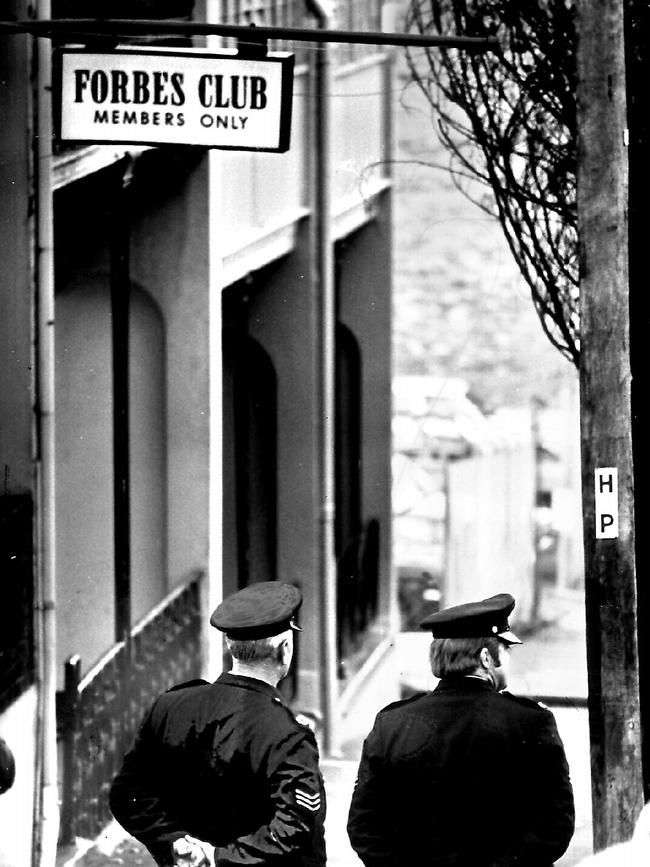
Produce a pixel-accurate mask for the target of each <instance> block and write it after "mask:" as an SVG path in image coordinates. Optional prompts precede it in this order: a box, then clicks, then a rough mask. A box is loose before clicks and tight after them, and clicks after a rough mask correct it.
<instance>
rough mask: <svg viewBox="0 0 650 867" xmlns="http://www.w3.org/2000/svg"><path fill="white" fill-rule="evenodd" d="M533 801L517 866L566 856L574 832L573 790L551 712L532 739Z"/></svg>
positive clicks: (546, 714)
mask: <svg viewBox="0 0 650 867" xmlns="http://www.w3.org/2000/svg"><path fill="white" fill-rule="evenodd" d="M531 740H532V742H533V743H532V748H533V753H534V755H533V768H532V770H533V773H532V775H531V786H532V791H533V795H532V800H531V804H530V809H529V810H528V811H527V815H528V817H529V822H527V823H526V827H525V828H524V831H523V834H522V837H521V839H520V840H519V841H518V844H517V846H516V851H515V852H513V855H514V858H513V860H514V863H515V864H522V865H526V867H528V865H548V864H552V863H553V862H554V861H557V860H558V858H561V857H562V855H563V854H564V853H565V852H566V850H567V848H568V845H569V843H570V842H571V837H572V836H573V832H574V829H575V808H574V800H573V787H572V785H571V778H570V775H569V766H568V763H567V760H566V755H565V752H564V745H563V744H562V740H561V738H560V735H559V733H558V730H557V726H556V724H555V718H554V716H553V714H552V713H551V712H550V711H549V710H544V712H543V715H542V718H541V724H540V727H539V729H538V732H537V734H536V736H533V737H532V738H531Z"/></svg>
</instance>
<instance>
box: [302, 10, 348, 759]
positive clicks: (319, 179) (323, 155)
mask: <svg viewBox="0 0 650 867" xmlns="http://www.w3.org/2000/svg"><path fill="white" fill-rule="evenodd" d="M307 6H308V9H309V11H310V12H311V14H312V15H314V16H315V17H316V19H317V21H318V27H319V29H321V30H328V29H330V20H331V9H330V4H329V3H327V2H325V0H307ZM314 77H315V81H314V103H315V107H314V110H315V118H314V125H315V132H314V151H315V153H314V199H315V201H314V216H313V221H314V247H315V270H316V275H315V276H316V287H317V291H318V295H319V301H320V308H319V338H320V397H321V405H320V419H321V426H322V427H321V441H320V448H321V469H320V472H321V477H320V498H321V502H320V509H321V513H320V522H321V537H320V556H321V560H320V575H319V578H320V593H321V600H320V601H321V617H322V621H321V630H320V636H321V647H320V650H321V660H322V665H321V677H320V684H321V703H322V711H323V750H324V752H325V753H326V754H327V755H330V756H334V755H338V753H339V751H340V744H339V725H338V709H337V703H338V678H337V665H338V661H337V636H336V633H337V623H336V584H337V574H336V555H335V545H334V538H335V537H334V520H335V502H336V500H335V485H334V436H335V429H334V407H335V403H334V391H335V378H334V372H335V366H334V365H335V327H336V304H335V287H334V262H333V253H332V245H333V238H332V218H331V177H330V171H331V165H330V164H331V158H330V117H329V107H330V106H329V98H330V97H329V95H330V92H331V88H330V79H331V70H330V56H329V46H328V44H327V43H326V42H324V43H322V44H321V45H319V47H318V51H317V52H316V62H315V72H314Z"/></svg>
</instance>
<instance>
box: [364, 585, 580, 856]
mask: <svg viewBox="0 0 650 867" xmlns="http://www.w3.org/2000/svg"><path fill="white" fill-rule="evenodd" d="M514 604H515V603H514V599H513V598H512V596H510V595H509V594H506V593H501V594H498V595H496V596H492V597H490V598H489V599H484V600H482V601H480V602H472V603H468V604H464V605H458V606H454V607H453V608H448V609H446V610H443V611H440V612H437V613H435V614H432V615H430V616H429V617H427V618H425V620H423V621H422V623H421V624H420V625H421V627H422V628H424V629H428V630H431V632H432V635H433V641H432V644H431V651H430V659H431V666H432V670H433V673H434V675H435V676H436V677H439V678H440V682H439V683H438V685H437V686H436V688H435V689H434V690H433V691H432V692H427V693H420V694H418V695H416V696H413V697H412V698H409V699H406V700H404V701H398V702H395V703H393V704H391V705H388V707H386V708H384V709H383V710H382V711H380V713H379V714H378V715H377V717H376V720H375V723H374V726H373V728H372V731H371V732H370V734H369V735H368V737H367V738H366V740H365V742H364V745H363V751H362V756H361V762H360V765H359V771H358V776H357V782H356V786H355V789H354V794H353V796H352V803H351V806H350V813H349V818H348V835H349V837H350V841H351V843H352V846H353V848H354V849H355V851H356V852H357V854H358V855H359V857H360V858H361V860H362V861H363V863H364V864H365V865H366V867H379V865H381V867H401V865H424V864H426V865H428V867H451V865H454V867H549V865H552V864H553V862H554V861H555V860H556V859H558V858H560V857H561V856H562V854H563V853H564V852H565V851H566V848H567V846H568V845H569V842H570V840H571V837H572V835H573V830H574V804H573V791H572V787H571V781H570V778H569V769H568V765H567V761H566V757H565V753H564V747H563V745H562V741H561V740H560V737H559V735H558V731H557V727H556V724H555V719H554V717H553V714H552V713H551V712H550V711H549V710H548V709H547V708H545V707H543V706H542V705H540V704H538V703H537V702H535V701H531V700H529V699H524V698H516V697H515V696H513V695H510V694H509V693H507V692H503V689H504V688H505V686H506V681H507V665H508V663H507V659H508V653H509V648H510V647H511V646H512V645H513V644H521V642H520V641H519V639H518V638H517V637H516V636H515V635H514V634H513V633H512V632H511V631H510V628H509V625H508V615H509V614H510V613H511V612H512V610H513V608H514Z"/></svg>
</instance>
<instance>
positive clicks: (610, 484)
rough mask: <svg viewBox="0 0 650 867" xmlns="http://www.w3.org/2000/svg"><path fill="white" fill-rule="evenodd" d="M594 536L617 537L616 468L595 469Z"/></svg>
mask: <svg viewBox="0 0 650 867" xmlns="http://www.w3.org/2000/svg"><path fill="white" fill-rule="evenodd" d="M595 484H596V488H595V495H596V538H597V539H617V538H618V469H617V468H616V467H598V468H597V469H596V471H595Z"/></svg>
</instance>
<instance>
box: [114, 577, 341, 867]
mask: <svg viewBox="0 0 650 867" xmlns="http://www.w3.org/2000/svg"><path fill="white" fill-rule="evenodd" d="M301 602H302V595H301V593H300V591H299V590H298V589H297V588H296V587H293V586H291V585H289V584H282V583H280V582H276V581H268V582H260V583H258V584H253V585H251V586H249V587H246V588H245V589H244V590H241V591H239V592H238V593H235V594H234V595H233V596H231V597H229V598H228V599H226V600H225V601H224V602H222V603H221V605H219V607H218V608H217V609H216V611H215V612H214V614H213V615H212V617H211V618H210V622H211V624H212V625H213V626H215V627H216V628H217V629H219V630H221V631H223V632H224V633H225V635H226V640H227V645H228V648H229V650H230V653H231V655H232V657H233V666H232V669H231V671H230V672H228V673H225V674H221V675H220V676H219V677H218V678H217V680H216V681H215V682H214V683H207V682H206V681H192V682H191V683H189V684H184V685H181V686H179V687H175V688H173V689H171V690H169V691H168V692H166V693H163V694H162V695H161V696H159V698H158V699H157V700H156V701H155V703H154V705H153V707H152V708H151V710H150V711H149V713H148V714H147V715H146V716H145V718H144V720H143V722H142V725H141V727H140V730H139V733H138V735H137V737H136V740H135V743H134V745H133V747H132V749H131V750H130V752H128V753H127V755H126V756H125V758H124V761H123V764H122V768H121V770H120V771H119V773H118V775H117V777H116V778H115V780H114V782H113V785H112V788H111V793H110V805H111V810H112V812H113V815H114V816H115V818H116V819H117V820H118V822H120V824H121V825H122V826H123V827H124V828H125V829H126V830H127V831H128V832H129V833H130V834H132V835H133V836H134V837H136V838H137V839H138V840H140V841H141V842H142V843H144V844H145V846H147V848H148V849H149V851H150V852H151V854H152V856H153V857H154V859H155V861H156V862H157V863H158V864H159V865H162V867H167V865H172V864H174V865H180V864H184V865H189V867H201V865H206V864H209V863H210V862H211V860H212V858H213V859H214V862H215V863H216V865H218V867H222V865H235V864H237V865H245V864H255V865H276V864H277V865H283V867H316V865H322V864H325V860H326V859H325V843H324V828H323V823H324V818H325V791H324V788H323V780H322V776H321V773H320V770H319V764H318V747H317V744H316V740H315V736H314V734H313V732H312V730H311V729H310V728H309V727H308V726H306V725H302V724H300V723H299V722H298V721H297V720H296V718H295V717H294V715H293V713H292V712H291V710H290V709H289V708H288V707H287V705H286V703H285V700H284V698H283V697H282V695H281V694H280V692H279V691H278V689H277V688H276V687H277V684H278V683H279V681H280V680H281V679H282V678H283V677H284V676H285V675H286V674H287V672H288V670H289V666H290V664H291V659H292V654H293V631H294V630H295V629H298V627H297V626H296V625H295V623H294V618H295V615H296V613H297V611H298V608H299V607H300V605H301ZM213 847H214V851H213Z"/></svg>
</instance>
